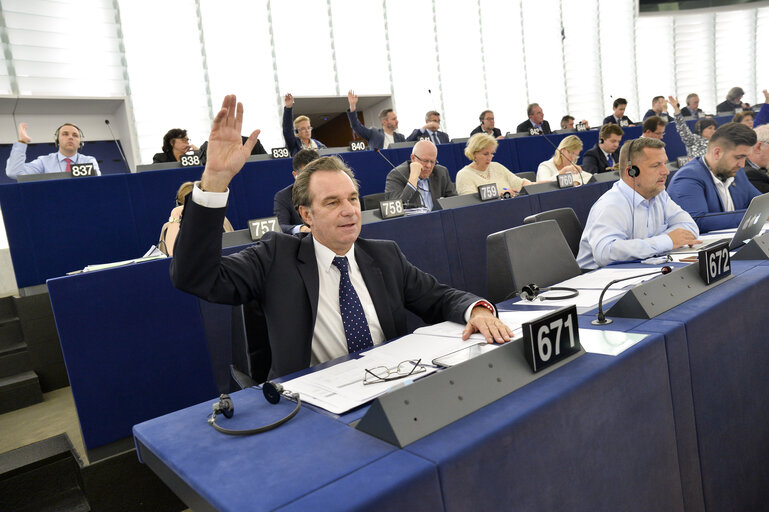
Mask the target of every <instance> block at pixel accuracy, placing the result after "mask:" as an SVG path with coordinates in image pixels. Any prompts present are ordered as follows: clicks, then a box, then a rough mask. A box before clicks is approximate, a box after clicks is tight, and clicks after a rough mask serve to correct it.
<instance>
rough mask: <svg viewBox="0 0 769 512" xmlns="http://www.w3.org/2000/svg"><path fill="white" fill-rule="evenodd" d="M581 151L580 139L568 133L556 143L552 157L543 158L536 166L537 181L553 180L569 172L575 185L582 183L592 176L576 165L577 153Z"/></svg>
mask: <svg viewBox="0 0 769 512" xmlns="http://www.w3.org/2000/svg"><path fill="white" fill-rule="evenodd" d="M581 151H582V139H580V138H579V137H577V136H576V135H569V136H568V137H564V139H563V140H562V141H561V142H560V144H558V149H556V150H555V153H554V154H553V158H551V159H550V160H545V161H544V162H542V163H541V164H539V167H538V168H537V181H555V180H556V176H558V175H559V174H566V173H571V174H573V175H574V184H575V185H584V184H585V183H587V182H588V181H590V178H592V177H593V176H592V175H591V174H590V173H587V172H585V171H583V170H582V168H581V167H580V166H579V165H577V160H579V153H580V152H581Z"/></svg>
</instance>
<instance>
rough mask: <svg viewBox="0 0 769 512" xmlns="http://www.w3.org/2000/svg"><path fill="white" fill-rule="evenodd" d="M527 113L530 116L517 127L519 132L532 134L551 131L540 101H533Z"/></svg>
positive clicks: (543, 133) (544, 133)
mask: <svg viewBox="0 0 769 512" xmlns="http://www.w3.org/2000/svg"><path fill="white" fill-rule="evenodd" d="M526 115H528V116H529V118H528V119H527V120H526V121H524V122H522V123H521V124H519V125H518V127H517V128H516V129H515V131H516V132H518V133H523V132H525V133H528V134H531V135H547V134H549V133H552V132H551V131H550V123H548V122H547V121H545V113H544V112H543V111H542V107H540V106H539V103H532V104H530V105H529V106H528V107H527V108H526Z"/></svg>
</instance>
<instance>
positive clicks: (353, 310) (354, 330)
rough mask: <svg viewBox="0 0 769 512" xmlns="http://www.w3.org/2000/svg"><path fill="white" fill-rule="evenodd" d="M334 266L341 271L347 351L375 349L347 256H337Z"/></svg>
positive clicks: (342, 309) (340, 307)
mask: <svg viewBox="0 0 769 512" xmlns="http://www.w3.org/2000/svg"><path fill="white" fill-rule="evenodd" d="M333 263H334V266H335V267H336V268H338V269H339V273H340V276H339V310H340V311H341V313H342V324H343V325H344V335H345V337H346V338H347V350H348V352H350V353H353V352H358V351H359V350H365V349H367V348H370V347H373V346H374V343H373V342H372V341H371V331H369V328H368V322H367V321H366V315H365V313H363V306H362V305H361V303H360V299H359V298H358V294H357V293H355V288H353V286H352V282H351V281H350V273H349V271H348V263H347V257H346V256H336V257H335V258H334V261H333Z"/></svg>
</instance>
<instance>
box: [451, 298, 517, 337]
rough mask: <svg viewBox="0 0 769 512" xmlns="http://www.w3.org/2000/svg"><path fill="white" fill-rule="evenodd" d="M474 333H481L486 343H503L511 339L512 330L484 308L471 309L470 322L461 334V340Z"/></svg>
mask: <svg viewBox="0 0 769 512" xmlns="http://www.w3.org/2000/svg"><path fill="white" fill-rule="evenodd" d="M474 332H479V333H481V334H482V335H483V337H484V338H486V341H487V342H488V343H493V342H495V341H496V342H497V343H504V342H506V341H510V340H511V339H512V338H513V331H512V329H510V328H509V327H508V326H507V325H506V324H505V323H504V322H503V321H502V320H500V319H499V318H497V317H495V316H494V313H492V312H491V311H489V310H488V309H487V308H486V307H484V306H476V307H475V308H473V310H472V312H471V313H470V321H469V322H467V326H465V330H464V331H463V332H462V339H463V340H466V339H467V338H469V337H470V335H471V334H473V333H474Z"/></svg>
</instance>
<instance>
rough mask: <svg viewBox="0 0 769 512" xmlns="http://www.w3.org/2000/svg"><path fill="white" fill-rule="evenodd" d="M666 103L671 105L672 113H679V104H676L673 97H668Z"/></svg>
mask: <svg viewBox="0 0 769 512" xmlns="http://www.w3.org/2000/svg"><path fill="white" fill-rule="evenodd" d="M668 103H670V104H671V105H673V112H675V113H676V114H678V113H679V112H681V104H680V103H679V102H678V99H677V98H674V97H673V96H668Z"/></svg>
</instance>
